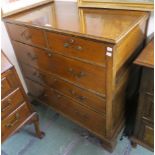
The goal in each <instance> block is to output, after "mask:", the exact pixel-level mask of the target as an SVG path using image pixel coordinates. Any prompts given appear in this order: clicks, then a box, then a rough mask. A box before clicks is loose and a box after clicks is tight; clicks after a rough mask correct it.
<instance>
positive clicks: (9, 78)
mask: <svg viewBox="0 0 155 155" xmlns="http://www.w3.org/2000/svg"><path fill="white" fill-rule="evenodd" d="M17 87H18V80H17V76H15V74H14V70H9V71H7V72H6V73H4V74H3V75H2V77H1V97H2V98H3V97H5V96H7V95H8V94H9V93H10V92H11V91H13V90H14V89H15V88H17Z"/></svg>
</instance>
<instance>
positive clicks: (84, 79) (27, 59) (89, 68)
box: [15, 42, 105, 94]
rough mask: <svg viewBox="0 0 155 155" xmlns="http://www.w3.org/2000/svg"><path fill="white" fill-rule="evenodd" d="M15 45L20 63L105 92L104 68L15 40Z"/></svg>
mask: <svg viewBox="0 0 155 155" xmlns="http://www.w3.org/2000/svg"><path fill="white" fill-rule="evenodd" d="M15 47H16V48H15V49H16V54H17V57H18V59H19V61H21V62H22V63H23V62H24V63H26V64H29V65H32V66H34V67H37V68H40V69H42V70H45V71H47V72H50V73H53V74H57V75H58V76H60V77H63V78H64V79H66V80H69V81H71V82H73V83H75V84H77V85H79V86H82V87H85V88H87V89H91V90H94V91H96V92H99V93H102V94H105V68H103V67H99V66H95V65H91V64H88V63H83V62H80V61H76V60H72V59H69V58H65V57H63V56H60V55H57V54H51V53H48V52H46V51H43V50H40V49H37V48H32V47H30V46H27V45H24V44H21V43H17V42H16V43H15ZM21 49H22V52H21Z"/></svg>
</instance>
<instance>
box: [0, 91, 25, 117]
mask: <svg viewBox="0 0 155 155" xmlns="http://www.w3.org/2000/svg"><path fill="white" fill-rule="evenodd" d="M22 102H24V98H23V94H22V92H21V90H20V88H17V89H16V90H15V91H13V92H12V93H11V94H9V96H7V97H5V98H4V99H2V101H1V116H2V119H3V118H5V117H6V116H8V115H9V114H10V113H12V112H13V111H14V110H15V109H16V108H17V107H18V106H19V105H21V103H22Z"/></svg>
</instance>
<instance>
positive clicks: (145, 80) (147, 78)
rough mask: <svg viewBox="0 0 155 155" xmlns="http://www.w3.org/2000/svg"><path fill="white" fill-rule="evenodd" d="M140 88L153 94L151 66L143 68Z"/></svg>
mask: <svg viewBox="0 0 155 155" xmlns="http://www.w3.org/2000/svg"><path fill="white" fill-rule="evenodd" d="M140 90H141V91H144V92H148V93H150V94H152V95H153V94H154V70H153V69H152V68H145V67H144V68H143V72H142V79H141V88H140Z"/></svg>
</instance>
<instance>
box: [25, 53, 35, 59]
mask: <svg viewBox="0 0 155 155" xmlns="http://www.w3.org/2000/svg"><path fill="white" fill-rule="evenodd" d="M27 56H28V57H29V58H30V59H31V60H36V59H37V56H35V55H32V54H31V53H27Z"/></svg>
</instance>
